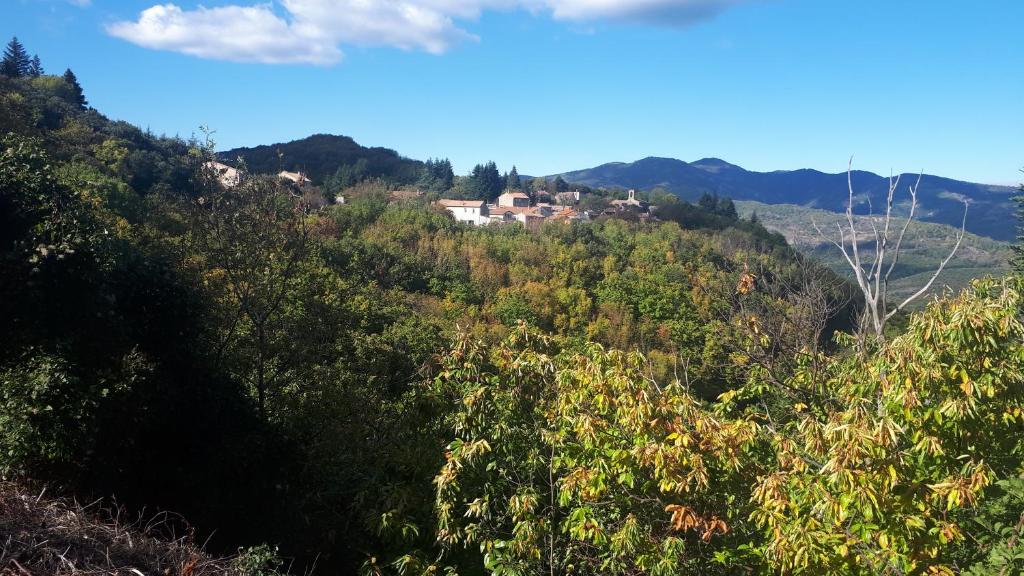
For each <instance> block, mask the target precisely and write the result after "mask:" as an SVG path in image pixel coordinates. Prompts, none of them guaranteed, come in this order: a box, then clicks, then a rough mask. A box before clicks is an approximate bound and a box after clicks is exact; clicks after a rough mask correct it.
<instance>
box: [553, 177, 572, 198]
mask: <svg viewBox="0 0 1024 576" xmlns="http://www.w3.org/2000/svg"><path fill="white" fill-rule="evenodd" d="M554 186H555V194H559V193H561V192H568V191H569V183H568V182H566V181H565V180H563V179H562V177H561V176H555V183H554Z"/></svg>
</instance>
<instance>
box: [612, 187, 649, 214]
mask: <svg viewBox="0 0 1024 576" xmlns="http://www.w3.org/2000/svg"><path fill="white" fill-rule="evenodd" d="M611 204H612V206H613V207H615V208H618V209H619V210H629V209H633V210H639V211H641V212H646V211H647V206H648V204H647V202H644V201H643V200H637V198H636V190H630V191H629V197H628V198H627V199H625V200H612V203H611Z"/></svg>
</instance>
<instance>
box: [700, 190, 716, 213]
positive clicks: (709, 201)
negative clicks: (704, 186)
mask: <svg viewBox="0 0 1024 576" xmlns="http://www.w3.org/2000/svg"><path fill="white" fill-rule="evenodd" d="M697 206H700V207H701V209H703V210H706V211H707V212H711V213H712V214H713V213H715V212H716V211H717V210H718V194H708V193H707V192H705V193H703V194H701V195H700V198H699V199H697Z"/></svg>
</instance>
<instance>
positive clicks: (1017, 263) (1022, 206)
mask: <svg viewBox="0 0 1024 576" xmlns="http://www.w3.org/2000/svg"><path fill="white" fill-rule="evenodd" d="M1021 172H1024V170H1021ZM1019 190H1020V194H1018V195H1017V196H1014V197H1013V201H1014V202H1016V203H1017V242H1016V243H1014V245H1013V257H1012V258H1011V259H1010V263H1011V264H1012V265H1013V269H1014V270H1015V271H1016V272H1017V273H1018V274H1021V273H1024V184H1021V185H1020V188H1019Z"/></svg>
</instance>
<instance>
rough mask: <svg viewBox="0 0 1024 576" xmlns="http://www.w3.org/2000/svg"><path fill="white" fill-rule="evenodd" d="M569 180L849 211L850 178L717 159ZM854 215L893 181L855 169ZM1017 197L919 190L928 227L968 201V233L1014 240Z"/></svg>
mask: <svg viewBox="0 0 1024 576" xmlns="http://www.w3.org/2000/svg"><path fill="white" fill-rule="evenodd" d="M560 176H561V177H562V178H564V179H565V180H566V181H568V182H573V183H579V184H585V185H587V186H603V187H621V188H636V189H638V190H649V189H652V188H659V187H660V188H664V189H665V190H667V191H669V192H672V193H674V194H676V195H678V196H679V197H680V198H683V199H685V200H695V199H697V198H698V197H699V196H700V195H701V194H703V193H705V192H709V193H716V194H719V195H721V196H728V197H730V198H733V199H735V200H753V201H757V202H763V203H765V204H795V205H798V206H805V207H809V208H820V209H823V210H829V211H833V212H838V211H843V210H845V208H846V201H847V183H846V173H841V174H826V173H824V172H819V171H817V170H808V169H805V170H788V171H785V170H780V171H776V172H752V171H749V170H745V169H743V168H741V167H739V166H736V165H735V164H730V163H728V162H726V161H724V160H721V159H718V158H704V159H701V160H697V161H695V162H684V161H682V160H676V159H673V158H655V157H651V158H644V159H643V160H638V161H636V162H630V163H623V162H613V163H610V164H602V165H601V166H597V167H596V168H590V169H587V170H577V171H574V172H565V173H563V174H560ZM916 179H917V175H916V174H904V175H903V176H902V179H901V181H900V190H899V193H898V196H897V203H898V204H897V207H898V208H899V209H902V210H906V209H907V208H908V207H909V195H908V194H907V186H909V185H910V184H912V183H913V182H914V181H915V180H916ZM853 186H854V192H855V193H856V194H857V196H856V206H855V208H854V210H855V212H857V213H859V214H867V213H868V211H869V204H868V199H869V198H870V201H871V205H873V206H874V207H875V209H876V211H877V210H878V209H881V208H883V207H884V201H885V193H886V191H887V190H888V178H886V177H882V176H879V175H877V174H873V173H871V172H864V171H859V170H858V171H854V173H853ZM1016 193H1017V190H1016V189H1015V188H1012V187H1009V186H994V185H988V184H974V183H971V182H961V181H958V180H952V179H949V178H942V177H939V176H930V175H925V176H924V177H923V178H922V179H921V187H920V189H919V191H918V209H919V216H920V219H921V220H922V221H926V222H938V223H942V224H951V225H956V226H959V224H960V221H961V218H962V217H963V201H964V200H966V201H968V202H969V203H970V210H969V212H968V217H967V229H968V230H969V231H971V232H973V233H975V234H979V235H982V236H988V237H990V238H995V239H998V240H1011V239H1013V238H1014V236H1015V226H1016V221H1015V219H1013V218H1009V217H1007V216H1008V215H1009V214H1012V212H1013V210H1014V208H1015V205H1014V203H1013V200H1012V197H1013V196H1014V195H1015V194H1016Z"/></svg>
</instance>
